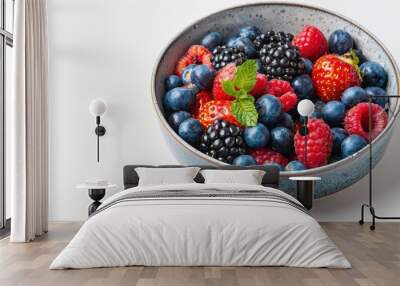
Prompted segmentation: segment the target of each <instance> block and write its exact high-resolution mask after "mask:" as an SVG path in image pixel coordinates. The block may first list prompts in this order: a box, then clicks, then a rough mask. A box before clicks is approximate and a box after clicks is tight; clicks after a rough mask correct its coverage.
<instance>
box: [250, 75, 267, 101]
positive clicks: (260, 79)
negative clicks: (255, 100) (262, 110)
mask: <svg viewBox="0 0 400 286" xmlns="http://www.w3.org/2000/svg"><path fill="white" fill-rule="evenodd" d="M267 86H268V78H267V76H266V75H265V74H262V73H257V77H256V84H255V85H254V87H253V90H252V91H251V94H252V95H253V96H256V97H258V96H260V95H263V94H265V92H266V89H267Z"/></svg>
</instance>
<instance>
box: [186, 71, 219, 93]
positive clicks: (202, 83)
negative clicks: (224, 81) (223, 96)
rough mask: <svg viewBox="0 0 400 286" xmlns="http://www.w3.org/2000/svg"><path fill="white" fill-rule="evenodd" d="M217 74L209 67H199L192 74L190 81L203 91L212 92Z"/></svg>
mask: <svg viewBox="0 0 400 286" xmlns="http://www.w3.org/2000/svg"><path fill="white" fill-rule="evenodd" d="M214 77H215V73H214V71H213V70H212V69H210V68H209V67H208V66H207V65H197V66H195V67H194V68H193V70H192V72H191V73H190V81H191V82H192V83H193V84H194V85H196V86H197V87H198V88H199V89H201V90H210V89H211V88H212V86H213V81H214Z"/></svg>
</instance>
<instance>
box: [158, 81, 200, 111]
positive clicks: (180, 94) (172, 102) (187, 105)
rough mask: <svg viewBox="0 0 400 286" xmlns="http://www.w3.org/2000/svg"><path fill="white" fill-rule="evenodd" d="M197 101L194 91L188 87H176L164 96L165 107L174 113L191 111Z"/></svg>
mask: <svg viewBox="0 0 400 286" xmlns="http://www.w3.org/2000/svg"><path fill="white" fill-rule="evenodd" d="M195 101H196V95H195V93H194V91H193V89H191V88H187V87H175V88H173V89H171V90H170V91H168V92H167V93H166V94H165V95H164V106H165V107H166V108H167V109H169V110H172V111H180V110H184V111H190V110H191V109H192V107H193V106H194V104H195Z"/></svg>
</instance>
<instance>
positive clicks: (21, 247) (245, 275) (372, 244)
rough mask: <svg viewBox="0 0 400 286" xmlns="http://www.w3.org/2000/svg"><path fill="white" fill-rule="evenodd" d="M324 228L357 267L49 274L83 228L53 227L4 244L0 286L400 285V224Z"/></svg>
mask: <svg viewBox="0 0 400 286" xmlns="http://www.w3.org/2000/svg"><path fill="white" fill-rule="evenodd" d="M322 225H323V227H324V229H325V230H326V231H327V232H328V234H329V236H330V237H331V238H332V239H333V240H334V241H335V242H336V244H337V245H338V246H339V248H340V249H341V250H342V251H343V252H344V254H345V255H346V256H347V258H348V259H349V260H350V262H351V263H352V265H353V268H352V269H349V270H340V269H303V268H287V267H124V268H102V269H88V270H52V271H50V270H48V266H49V264H50V262H51V261H52V260H53V258H54V257H55V256H56V255H57V254H58V253H59V252H60V251H61V249H62V248H63V247H64V246H65V245H66V244H67V242H68V241H69V240H70V239H71V238H72V236H73V235H74V234H75V232H76V231H77V230H78V228H79V226H80V224H78V223H52V224H51V225H50V231H49V233H48V234H47V235H46V236H44V237H43V238H41V239H38V240H37V241H35V242H32V243H28V244H10V243H9V242H8V238H6V239H3V240H1V241H0V285H1V286H19V285H29V286H35V285H40V286H45V285H55V286H62V285H68V286H75V285H84V286H87V285H96V286H99V285H136V286H139V285H140V286H153V285H160V286H161V285H166V286H180V285H193V286H194V285H196V286H197V285H199V286H200V285H201V286H205V285H210V286H211V285H226V286H235V285H243V286H261V285H289V286H297V285H329V286H331V285H346V286H351V285H362V286H364V285H365V286H367V285H368V286H370V285H382V286H391V285H396V286H399V285H400V223H379V224H378V226H377V229H376V231H375V232H371V231H370V230H369V229H368V226H367V225H364V226H359V225H358V224H356V223H329V224H322Z"/></svg>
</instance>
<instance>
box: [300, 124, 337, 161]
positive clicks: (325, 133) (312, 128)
mask: <svg viewBox="0 0 400 286" xmlns="http://www.w3.org/2000/svg"><path fill="white" fill-rule="evenodd" d="M307 127H308V134H307V136H303V135H301V134H300V132H299V131H297V133H296V135H295V136H294V149H295V152H296V155H297V158H298V160H299V161H300V162H302V163H303V164H304V165H305V166H307V168H317V167H320V166H323V165H326V164H327V163H328V159H329V156H330V155H331V151H332V144H333V143H332V133H331V129H330V128H329V125H328V124H326V123H325V122H324V121H323V120H322V119H316V118H312V119H310V120H309V121H308V124H307ZM305 140H307V143H306V144H305ZM305 147H306V148H307V162H305V161H306V158H305V152H304V148H305Z"/></svg>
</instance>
